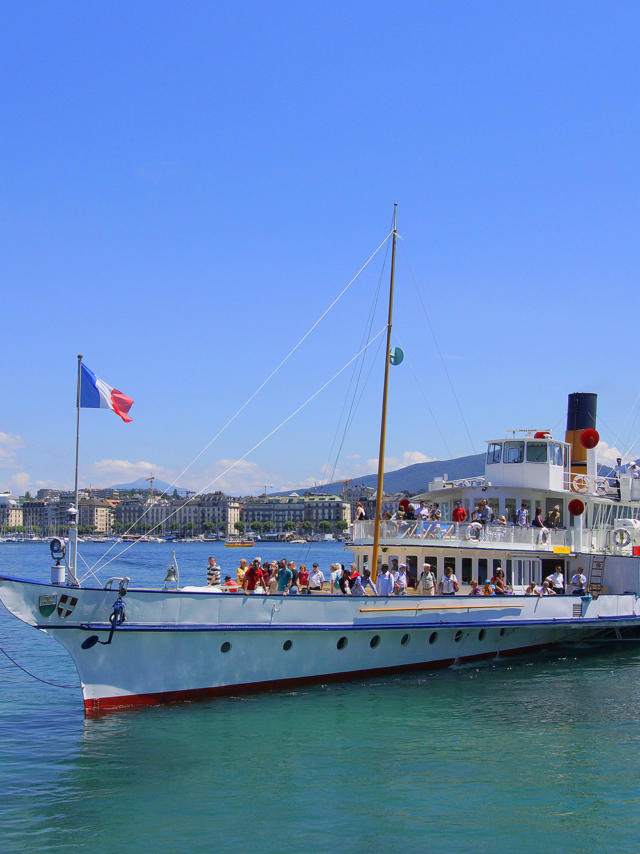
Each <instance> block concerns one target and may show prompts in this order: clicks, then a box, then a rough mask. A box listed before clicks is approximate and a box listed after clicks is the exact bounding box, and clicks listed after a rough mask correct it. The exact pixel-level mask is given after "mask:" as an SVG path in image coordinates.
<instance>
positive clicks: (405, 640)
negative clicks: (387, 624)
mask: <svg viewBox="0 0 640 854" xmlns="http://www.w3.org/2000/svg"><path fill="white" fill-rule="evenodd" d="M410 637H411V635H402V637H401V638H400V643H401V644H402V646H406V645H407V644H408V643H409V638H410Z"/></svg>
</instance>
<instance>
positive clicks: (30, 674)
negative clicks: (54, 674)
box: [0, 646, 80, 691]
mask: <svg viewBox="0 0 640 854" xmlns="http://www.w3.org/2000/svg"><path fill="white" fill-rule="evenodd" d="M0 652H1V653H2V654H3V655H6V656H7V658H8V659H9V661H10V662H11V663H12V664H15V666H16V667H17V668H18V670H22V672H23V673H26V674H27V676H30V677H31V678H32V679H36V680H37V681H38V682H42V684H43V685H51V686H52V687H53V688H66V689H68V690H70V691H71V690H73V691H75V690H77V689H78V688H79V687H80V685H79V684H78V685H60V683H59V682H49V680H48V679H41V678H40V677H39V676H36V674H35V673H32V672H31V671H30V670H27V668H26V667H23V666H22V665H21V664H18V662H17V661H16V660H15V658H12V657H11V656H10V655H9V653H8V652H7V651H6V649H3V648H2V647H1V646H0Z"/></svg>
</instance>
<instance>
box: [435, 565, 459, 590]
mask: <svg viewBox="0 0 640 854" xmlns="http://www.w3.org/2000/svg"><path fill="white" fill-rule="evenodd" d="M459 589H460V585H459V584H458V579H457V578H456V577H455V575H454V574H453V570H452V569H451V567H450V566H448V567H447V568H446V569H445V571H444V578H443V579H442V581H441V582H440V593H441V594H442V595H443V596H455V595H456V593H457V592H458V590H459Z"/></svg>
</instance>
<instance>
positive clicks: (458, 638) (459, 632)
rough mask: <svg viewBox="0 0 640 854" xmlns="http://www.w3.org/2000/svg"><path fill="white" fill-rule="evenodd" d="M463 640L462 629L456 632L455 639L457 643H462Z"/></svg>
mask: <svg viewBox="0 0 640 854" xmlns="http://www.w3.org/2000/svg"><path fill="white" fill-rule="evenodd" d="M461 640H462V629H458V631H457V632H456V636H455V637H454V641H455V642H456V643H460V641H461Z"/></svg>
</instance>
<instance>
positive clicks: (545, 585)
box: [540, 578, 556, 596]
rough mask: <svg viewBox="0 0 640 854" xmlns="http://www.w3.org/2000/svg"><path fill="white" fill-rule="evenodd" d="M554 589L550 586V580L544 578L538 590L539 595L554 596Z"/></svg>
mask: <svg viewBox="0 0 640 854" xmlns="http://www.w3.org/2000/svg"><path fill="white" fill-rule="evenodd" d="M555 595H556V591H555V590H554V589H553V587H552V586H551V582H549V581H547V579H546V578H545V580H544V581H543V582H542V589H541V590H540V596H555Z"/></svg>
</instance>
